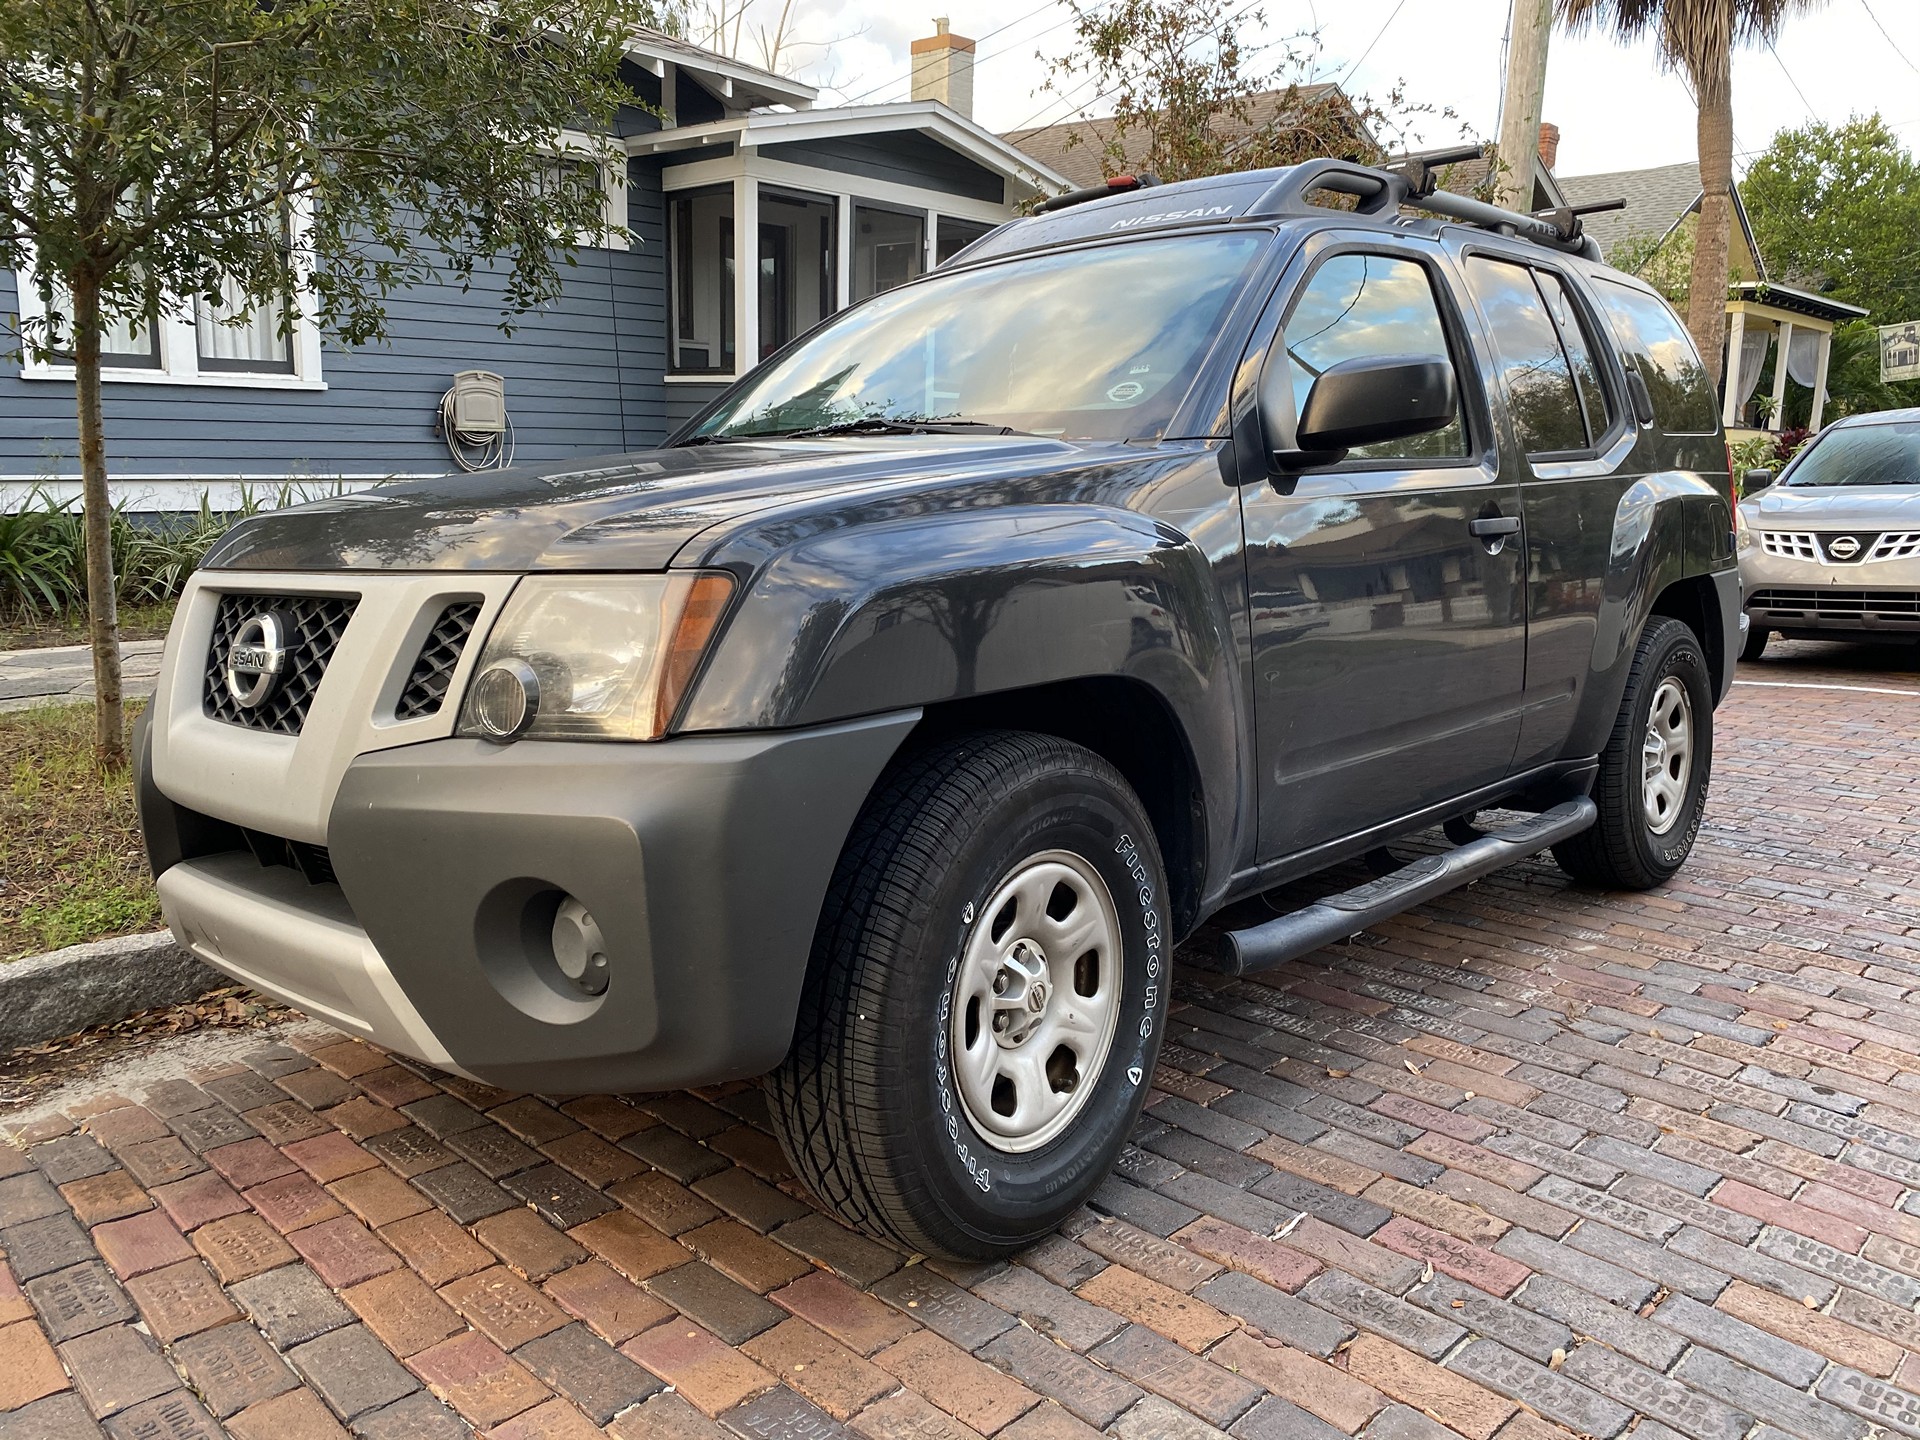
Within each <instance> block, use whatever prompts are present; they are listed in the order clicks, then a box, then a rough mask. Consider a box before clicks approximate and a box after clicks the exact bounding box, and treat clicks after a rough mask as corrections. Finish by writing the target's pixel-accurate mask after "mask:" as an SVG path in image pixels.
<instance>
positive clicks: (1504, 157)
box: [1494, 0, 1553, 211]
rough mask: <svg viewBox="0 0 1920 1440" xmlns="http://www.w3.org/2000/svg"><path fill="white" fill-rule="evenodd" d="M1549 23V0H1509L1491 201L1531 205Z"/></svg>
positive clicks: (1520, 207) (1511, 205)
mask: <svg viewBox="0 0 1920 1440" xmlns="http://www.w3.org/2000/svg"><path fill="white" fill-rule="evenodd" d="M1552 28H1553V0H1513V18H1512V24H1511V28H1510V32H1509V34H1508V36H1507V83H1506V89H1505V91H1504V92H1503V94H1502V96H1501V100H1500V177H1499V183H1498V185H1497V186H1496V187H1495V190H1494V203H1495V204H1496V205H1500V206H1503V207H1504V208H1506V209H1508V210H1521V211H1525V210H1531V209H1532V208H1533V173H1534V166H1535V165H1536V164H1538V163H1539V151H1540V103H1541V98H1542V97H1543V96H1544V95H1545V93H1546V89H1547V36H1548V33H1549V32H1550V31H1551V30H1552Z"/></svg>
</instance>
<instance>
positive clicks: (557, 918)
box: [553, 895, 608, 995]
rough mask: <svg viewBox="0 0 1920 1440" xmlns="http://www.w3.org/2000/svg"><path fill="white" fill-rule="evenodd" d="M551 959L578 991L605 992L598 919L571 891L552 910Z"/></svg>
mask: <svg viewBox="0 0 1920 1440" xmlns="http://www.w3.org/2000/svg"><path fill="white" fill-rule="evenodd" d="M553 960H554V964H555V965H557V966H558V967H559V969H560V973H561V974H562V975H564V976H565V977H566V978H567V981H568V982H569V983H570V984H571V985H572V986H573V988H574V989H576V990H578V991H579V992H580V993H581V994H583V995H603V994H605V993H606V989H607V976H608V967H607V940H606V936H604V935H602V934H601V933H600V922H599V921H597V920H595V919H594V918H593V912H592V911H591V910H589V909H587V907H586V906H585V905H583V904H581V903H580V902H579V901H578V900H576V899H574V898H573V896H571V895H569V896H567V897H566V898H565V899H564V900H562V901H561V902H560V908H559V909H558V910H556V911H555V912H554V916H553Z"/></svg>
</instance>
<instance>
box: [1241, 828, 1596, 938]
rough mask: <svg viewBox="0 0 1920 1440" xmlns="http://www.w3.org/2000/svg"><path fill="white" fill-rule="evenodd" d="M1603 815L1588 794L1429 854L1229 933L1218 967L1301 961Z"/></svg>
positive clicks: (1574, 832) (1575, 831)
mask: <svg viewBox="0 0 1920 1440" xmlns="http://www.w3.org/2000/svg"><path fill="white" fill-rule="evenodd" d="M1599 813H1600V812H1599V810H1598V809H1597V808H1596V807H1595V805H1594V803H1593V801H1592V800H1591V799H1589V798H1588V797H1587V796H1585V795H1582V796H1580V797H1579V798H1577V799H1574V800H1568V801H1566V802H1565V803H1564V804H1560V805H1556V806H1554V807H1553V808H1552V809H1551V810H1546V811H1543V812H1542V813H1540V814H1538V815H1534V816H1531V817H1529V818H1528V819H1525V820H1522V821H1519V822H1518V823H1516V824H1513V825H1509V826H1508V827H1507V828H1506V829H1504V830H1495V831H1492V832H1491V833H1489V834H1486V835H1483V836H1481V837H1480V838H1479V839H1478V840H1472V841H1469V842H1468V843H1467V844H1465V845H1462V846H1460V847H1459V848H1458V849H1455V850H1447V851H1443V852H1442V853H1440V854H1438V855H1422V856H1421V857H1420V858H1419V859H1418V860H1415V861H1414V862H1413V863H1412V864H1411V865H1403V866H1401V867H1400V868H1399V869H1398V870H1396V871H1394V872H1393V873H1392V874H1390V875H1383V876H1381V877H1380V878H1379V879H1378V880H1369V881H1368V882H1367V883H1366V884H1364V885H1356V886H1355V887H1354V888H1353V889H1351V890H1343V891H1341V892H1340V893H1339V894H1338V895H1329V896H1327V898H1326V899H1324V900H1320V901H1316V902H1315V903H1314V904H1312V905H1309V906H1307V907H1306V908H1304V909H1301V910H1295V911H1292V912H1291V913H1290V914H1286V915H1281V916H1278V917H1276V918H1274V919H1272V920H1268V921H1265V922H1263V923H1261V924H1259V925H1253V926H1250V927H1248V928H1247V929H1245V930H1228V931H1224V932H1222V934H1221V936H1220V939H1219V943H1218V945H1217V947H1216V948H1215V951H1214V954H1213V965H1214V968H1215V969H1218V970H1222V971H1225V972H1226V973H1227V974H1229V975H1245V974H1246V973H1247V972H1248V971H1250V970H1266V969H1268V968H1270V967H1272V966H1275V965H1284V964H1285V963H1286V962H1287V961H1289V960H1298V959H1299V958H1300V957H1301V956H1302V955H1307V954H1311V953H1312V952H1313V951H1315V950H1318V949H1319V948H1320V947H1321V946H1322V945H1331V944H1333V943H1334V942H1335V941H1338V940H1345V939H1347V938H1348V937H1349V936H1352V935H1358V934H1359V933H1360V932H1361V931H1362V930H1365V929H1366V928H1367V927H1368V926H1370V925H1374V924H1377V923H1378V922H1380V921H1382V920H1385V919H1387V918H1388V917H1389V916H1392V915H1398V914H1399V913H1400V912H1401V911H1402V910H1408V909H1411V908H1412V907H1413V906H1415V905H1418V904H1420V903H1421V902H1422V901H1425V900H1431V899H1432V898H1433V897H1434V896H1436V895H1444V894H1445V893H1446V892H1447V891H1449V890H1452V889H1454V888H1456V887H1457V886H1461V885H1465V884H1467V883H1468V882H1469V881H1472V880H1478V879H1479V878H1480V877H1481V876H1482V875H1491V874H1492V873H1493V872H1494V871H1495V870H1498V869H1500V868H1501V867H1502V866H1506V865H1511V864H1512V863H1513V862H1514V861H1516V860H1524V859H1526V857H1527V856H1529V855H1534V854H1537V853H1539V852H1540V851H1542V850H1545V849H1546V848H1547V847H1548V846H1550V845H1558V844H1559V843H1560V842H1561V841H1562V840H1565V839H1567V838H1568V837H1570V836H1573V835H1578V834H1579V833H1580V832H1581V831H1582V830H1585V829H1586V828H1587V827H1588V826H1590V825H1592V824H1593V822H1594V820H1595V819H1596V818H1597V817H1598V815H1599Z"/></svg>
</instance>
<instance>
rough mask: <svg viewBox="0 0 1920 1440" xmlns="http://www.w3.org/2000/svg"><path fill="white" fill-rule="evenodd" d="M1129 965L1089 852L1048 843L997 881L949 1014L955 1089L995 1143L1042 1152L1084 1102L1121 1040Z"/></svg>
mask: <svg viewBox="0 0 1920 1440" xmlns="http://www.w3.org/2000/svg"><path fill="white" fill-rule="evenodd" d="M1069 902H1070V903H1069ZM1123 973H1124V971H1123V962H1122V954H1121V939H1120V917H1119V911H1118V909H1117V907H1116V906H1115V905H1114V902H1113V895H1112V892H1111V891H1110V890H1109V889H1108V888H1107V883H1106V881H1105V880H1103V879H1102V878H1101V877H1100V873H1099V872H1098V871H1097V870H1095V869H1094V868H1093V866H1091V865H1089V864H1088V863H1087V862H1086V861H1085V860H1083V859H1081V858H1080V857H1079V856H1078V855H1075V854H1073V853H1072V852H1071V851H1067V850H1047V851H1043V852H1041V853H1040V854H1037V855H1033V856H1030V857H1029V858H1027V859H1025V860H1023V861H1021V862H1020V863H1019V864H1018V865H1016V866H1015V867H1014V868H1013V869H1012V870H1011V871H1010V872H1009V873H1008V874H1007V875H1006V877H1005V878H1003V879H1002V880H1001V881H1000V883H999V884H998V885H997V886H995V887H994V890H993V893H992V896H991V898H990V899H988V901H987V903H986V904H985V905H983V906H981V907H980V909H979V912H978V915H977V917H976V918H975V919H974V920H973V921H972V922H971V929H970V931H969V933H968V935H967V940H966V948H965V951H964V953H963V954H962V955H961V958H960V963H959V965H958V967H957V968H956V972H955V975H954V981H953V993H952V997H951V1017H950V1019H949V1022H948V1024H949V1034H948V1044H949V1046H950V1051H949V1053H950V1055H951V1056H952V1059H951V1066H952V1073H953V1083H954V1089H955V1090H956V1091H957V1092H958V1094H959V1097H960V1105H961V1108H962V1109H963V1110H965V1112H966V1115H967V1120H968V1123H970V1124H971V1125H972V1126H973V1128H974V1131H975V1133H976V1134H978V1135H979V1136H980V1138H981V1139H982V1140H984V1141H985V1142H986V1143H987V1144H988V1145H991V1146H992V1147H993V1148H994V1149H996V1150H1000V1151H1003V1152H1005V1153H1007V1154H1011V1155H1019V1154H1024V1153H1026V1152H1028V1151H1031V1150H1037V1149H1039V1148H1040V1147H1041V1146H1043V1145H1045V1144H1047V1143H1048V1142H1049V1141H1051V1140H1053V1139H1055V1138H1056V1137H1057V1136H1059V1134H1060V1133H1061V1132H1062V1131H1064V1130H1065V1129H1066V1128H1067V1127H1068V1126H1069V1125H1071V1124H1072V1123H1073V1120H1074V1117H1076V1116H1077V1115H1078V1114H1079V1113H1080V1111H1081V1110H1082V1109H1084V1108H1085V1106H1086V1103H1087V1099H1088V1097H1089V1096H1091V1095H1092V1094H1093V1092H1094V1090H1095V1089H1096V1088H1097V1086H1098V1083H1099V1079H1100V1075H1101V1072H1102V1070H1103V1068H1104V1067H1105V1065H1106V1061H1107V1056H1108V1054H1109V1053H1110V1052H1111V1050H1112V1048H1113V1036H1114V1032H1115V1030H1116V1029H1117V1028H1118V1025H1119V1019H1120V991H1121V988H1122V976H1123Z"/></svg>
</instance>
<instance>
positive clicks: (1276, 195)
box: [1246, 160, 1407, 219]
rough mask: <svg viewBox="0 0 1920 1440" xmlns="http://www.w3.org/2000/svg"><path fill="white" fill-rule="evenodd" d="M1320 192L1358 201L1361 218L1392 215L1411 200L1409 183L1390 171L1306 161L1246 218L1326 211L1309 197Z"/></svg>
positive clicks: (1349, 163) (1284, 177)
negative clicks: (1326, 191)
mask: <svg viewBox="0 0 1920 1440" xmlns="http://www.w3.org/2000/svg"><path fill="white" fill-rule="evenodd" d="M1316 190H1330V191H1332V192H1333V193H1334V194H1336V195H1351V196H1353V197H1354V199H1355V201H1357V202H1358V203H1357V204H1355V206H1354V210H1355V212H1356V213H1357V214H1361V215H1390V214H1392V213H1393V212H1394V211H1395V210H1398V209H1399V208H1400V206H1401V205H1402V204H1404V203H1405V201H1406V198H1407V182H1406V181H1405V179H1403V178H1402V177H1401V176H1398V175H1395V174H1393V173H1392V172H1391V171H1388V170H1376V169H1374V168H1373V167H1372V166H1370V165H1358V164H1355V163H1354V162H1353V161H1351V160H1304V161H1302V162H1301V163H1300V164H1298V165H1293V166H1290V167H1288V169H1287V171H1286V173H1285V174H1283V175H1282V176H1281V177H1280V178H1279V179H1278V180H1276V181H1274V182H1273V186H1272V188H1270V189H1269V190H1268V191H1267V193H1266V194H1264V195H1262V196H1261V197H1260V198H1259V199H1258V200H1257V201H1255V202H1254V204H1253V205H1252V207H1251V208H1249V209H1248V211H1247V214H1246V218H1248V219H1265V218H1269V217H1272V216H1275V215H1303V214H1312V213H1315V212H1317V211H1320V210H1323V209H1324V208H1325V207H1324V206H1320V205H1315V204H1314V203H1313V202H1312V201H1311V200H1309V199H1308V198H1307V197H1308V196H1309V195H1311V194H1312V193H1313V192H1314V191H1316Z"/></svg>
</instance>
